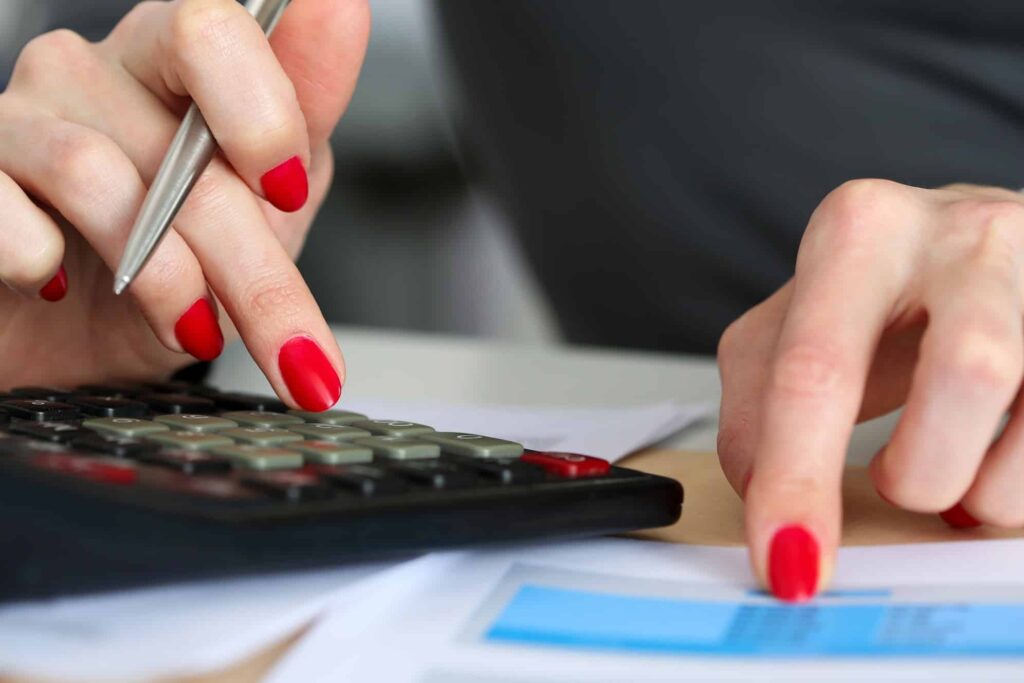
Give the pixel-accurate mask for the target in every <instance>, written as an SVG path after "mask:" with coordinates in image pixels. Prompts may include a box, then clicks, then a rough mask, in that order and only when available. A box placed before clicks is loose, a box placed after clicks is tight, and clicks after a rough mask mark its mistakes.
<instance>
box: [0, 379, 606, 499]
mask: <svg viewBox="0 0 1024 683" xmlns="http://www.w3.org/2000/svg"><path fill="white" fill-rule="evenodd" d="M0 430H2V431H0V457H5V458H6V457H10V456H14V457H17V458H22V459H25V460H26V462H28V463H29V464H30V465H32V466H34V467H36V468H40V469H44V470H48V471H51V472H55V473H60V474H65V475H71V476H74V477H78V478H85V479H89V480H92V481H97V482H106V483H112V484H117V485H120V486H128V485H144V486H154V487H157V488H163V489H165V490H166V491H170V492H173V493H183V494H188V495H198V496H207V497H214V498H219V499H222V500H233V501H251V500H259V499H261V498H263V499H265V500H271V499H274V500H282V501H288V502H292V503H303V502H305V501H314V500H315V501H323V500H350V501H359V500H365V499H370V498H377V497H381V496H384V497H387V496H401V495H406V494H410V495H411V494H415V493H417V492H418V493H420V494H425V495H432V496H437V495H441V493H440V492H444V491H456V490H459V491H461V490H466V489H473V488H487V487H515V486H524V485H537V484H544V483H546V482H555V481H564V480H569V479H574V478H578V477H593V476H601V475H603V474H606V473H607V472H608V463H606V462H605V461H603V460H598V459H597V458H589V457H587V456H579V455H575V454H564V453H538V452H535V451H524V449H523V447H522V445H520V444H517V443H514V442H512V441H506V440H503V439H497V438H493V437H489V436H485V435H480V434H469V433H461V432H437V431H435V430H434V429H433V428H432V427H430V426H428V425H424V424H419V423H415V422H409V421H404V420H397V419H374V418H372V417H368V416H366V415H364V414H362V413H355V412H351V411H344V410H331V411H326V412H324V413H311V412H306V411H297V410H287V408H286V407H285V406H284V404H282V403H280V401H277V400H276V399H269V398H266V397H261V396H254V395H250V394H242V393H237V392H219V391H217V390H216V389H213V388H210V387H203V386H194V385H189V384H180V383H164V384H150V385H145V386H132V385H114V386H109V387H107V386H97V385H90V386H85V387H80V388H78V389H70V390H65V389H56V388H46V387H29V388H23V389H17V390H13V391H12V392H9V393H8V394H6V395H0ZM431 492H434V493H431Z"/></svg>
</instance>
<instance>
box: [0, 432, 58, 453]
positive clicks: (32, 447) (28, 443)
mask: <svg viewBox="0 0 1024 683" xmlns="http://www.w3.org/2000/svg"><path fill="white" fill-rule="evenodd" d="M66 451H67V448H66V447H65V446H63V445H62V444H59V443H53V442H50V441H33V440H32V439H28V438H25V437H20V436H12V437H10V438H6V439H0V455H27V454H31V453H35V452H46V453H64V452H66Z"/></svg>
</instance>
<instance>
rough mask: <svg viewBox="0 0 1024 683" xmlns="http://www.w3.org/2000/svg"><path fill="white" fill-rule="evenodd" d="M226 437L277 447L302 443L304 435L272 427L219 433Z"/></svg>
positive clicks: (241, 428)
mask: <svg viewBox="0 0 1024 683" xmlns="http://www.w3.org/2000/svg"><path fill="white" fill-rule="evenodd" d="M219 433H220V434H223V435H224V436H226V437H228V438H231V439H234V440H236V441H241V442H242V443H247V444H252V445H254V446H277V445H280V444H284V443H289V442H292V441H302V435H301V434H296V433H295V432H289V431H288V430H287V429H273V428H271V427H238V428H236V429H228V430H226V431H223V432H219Z"/></svg>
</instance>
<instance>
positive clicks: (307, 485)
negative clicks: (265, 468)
mask: <svg viewBox="0 0 1024 683" xmlns="http://www.w3.org/2000/svg"><path fill="white" fill-rule="evenodd" d="M241 480H242V483H243V484H245V485H246V486H251V487H252V488H255V489H258V490H260V491H262V492H264V493H268V494H270V495H271V496H273V497H275V498H283V499H285V500H290V501H302V500H323V499H324V498H330V497H331V496H333V495H334V490H333V489H332V488H331V487H330V486H325V485H324V484H323V483H322V482H321V481H320V479H319V478H318V477H317V476H316V475H313V474H307V473H305V472H287V471H286V472H260V473H258V474H247V475H244V476H242V478H241Z"/></svg>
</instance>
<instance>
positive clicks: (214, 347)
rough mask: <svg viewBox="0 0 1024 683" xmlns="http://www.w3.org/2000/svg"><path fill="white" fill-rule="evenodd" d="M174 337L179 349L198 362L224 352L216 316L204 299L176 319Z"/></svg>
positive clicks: (222, 336) (211, 358)
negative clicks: (179, 345) (176, 339)
mask: <svg viewBox="0 0 1024 683" xmlns="http://www.w3.org/2000/svg"><path fill="white" fill-rule="evenodd" d="M174 336H175V337H177V338H178V343H179V344H181V348H183V349H185V351H187V352H188V353H190V354H192V355H193V356H195V357H196V358H198V359H199V360H206V361H210V360H213V359H214V358H216V357H217V356H219V355H220V352H221V351H223V350H224V335H223V334H222V333H221V331H220V325H219V324H218V323H217V314H216V313H215V312H214V310H213V306H212V305H210V302H209V301H208V300H206V299H199V300H197V301H196V302H195V303H194V304H192V306H190V307H189V309H188V310H187V311H185V313H184V315H182V316H181V317H180V318H178V322H177V323H175V324H174Z"/></svg>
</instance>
